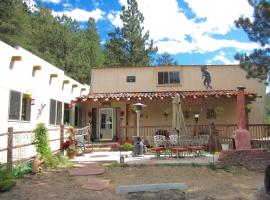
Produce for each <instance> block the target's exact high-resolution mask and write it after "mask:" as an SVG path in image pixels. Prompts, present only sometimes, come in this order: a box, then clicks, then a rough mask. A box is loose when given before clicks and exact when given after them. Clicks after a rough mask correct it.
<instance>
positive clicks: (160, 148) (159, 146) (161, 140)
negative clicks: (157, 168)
mask: <svg viewBox="0 0 270 200" xmlns="http://www.w3.org/2000/svg"><path fill="white" fill-rule="evenodd" d="M165 142H166V138H165V136H164V135H155V136H154V145H155V146H154V147H153V148H151V149H150V150H151V151H154V152H155V153H156V156H157V157H160V154H161V153H163V152H164V151H165V150H166V149H165Z"/></svg>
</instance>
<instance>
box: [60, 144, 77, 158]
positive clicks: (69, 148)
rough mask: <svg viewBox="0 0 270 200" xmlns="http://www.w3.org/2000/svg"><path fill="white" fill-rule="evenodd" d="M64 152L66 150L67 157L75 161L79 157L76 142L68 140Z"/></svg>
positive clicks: (64, 145) (63, 147)
mask: <svg viewBox="0 0 270 200" xmlns="http://www.w3.org/2000/svg"><path fill="white" fill-rule="evenodd" d="M62 149H63V150H66V152H67V155H68V157H69V158H70V159H73V158H74V157H75V156H76V155H77V149H76V145H75V141H74V140H67V141H65V142H64V143H63V146H62Z"/></svg>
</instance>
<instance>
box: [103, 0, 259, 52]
mask: <svg viewBox="0 0 270 200" xmlns="http://www.w3.org/2000/svg"><path fill="white" fill-rule="evenodd" d="M183 1H184V2H186V3H187V5H188V6H189V8H190V9H191V10H192V11H193V13H194V14H195V18H192V19H190V18H188V17H187V16H186V15H185V12H184V10H183V9H182V8H181V7H183V6H182V5H181V3H180V4H179V3H178V2H177V0H166V1H165V0H137V2H138V6H139V10H140V11H141V12H142V14H143V15H144V18H145V20H144V24H143V26H144V28H145V30H149V32H150V38H151V39H153V40H154V42H155V44H156V45H157V47H158V48H159V53H162V52H168V53H171V54H175V53H181V52H202V53H203V52H209V51H216V50H218V49H221V48H224V47H232V48H237V49H240V50H251V49H253V48H255V47H257V45H256V44H255V43H250V42H246V43H245V42H239V41H236V40H225V39H215V38H213V37H211V35H212V34H221V35H225V34H227V33H228V32H230V31H231V30H232V29H234V28H235V26H234V20H235V19H238V18H239V17H240V16H246V17H251V16H252V12H253V9H252V7H251V6H250V5H249V4H248V1H247V0H237V1H235V0H204V1H201V0H183ZM183 1H182V2H183ZM118 2H119V4H120V5H122V6H123V5H127V3H126V0H118ZM107 17H108V19H109V20H110V21H111V23H112V24H113V25H115V26H118V27H121V26H122V21H121V20H120V16H119V12H111V13H110V14H108V16H107ZM198 19H204V20H198ZM187 36H190V40H187Z"/></svg>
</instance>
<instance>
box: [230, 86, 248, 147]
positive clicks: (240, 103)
mask: <svg viewBox="0 0 270 200" xmlns="http://www.w3.org/2000/svg"><path fill="white" fill-rule="evenodd" d="M237 89H238V92H237V125H238V128H237V129H236V130H235V131H234V135H233V138H234V142H235V148H236V149H251V144H250V133H249V132H248V130H247V129H246V128H247V127H246V124H247V117H246V108H245V107H246V103H245V87H237Z"/></svg>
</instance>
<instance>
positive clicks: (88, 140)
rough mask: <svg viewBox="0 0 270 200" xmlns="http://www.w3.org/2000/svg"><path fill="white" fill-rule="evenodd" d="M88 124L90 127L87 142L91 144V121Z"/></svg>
mask: <svg viewBox="0 0 270 200" xmlns="http://www.w3.org/2000/svg"><path fill="white" fill-rule="evenodd" d="M87 126H88V127H89V128H88V130H87V131H88V134H87V143H88V144H90V141H91V124H90V123H87Z"/></svg>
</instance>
